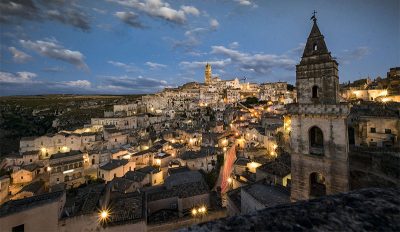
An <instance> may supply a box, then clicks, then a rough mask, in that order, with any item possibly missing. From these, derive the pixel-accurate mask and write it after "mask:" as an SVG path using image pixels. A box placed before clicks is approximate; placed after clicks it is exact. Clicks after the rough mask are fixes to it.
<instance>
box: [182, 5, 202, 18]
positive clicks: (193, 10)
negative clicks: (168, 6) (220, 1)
mask: <svg viewBox="0 0 400 232" xmlns="http://www.w3.org/2000/svg"><path fill="white" fill-rule="evenodd" d="M181 9H182V10H183V11H184V12H185V13H186V14H192V15H195V16H198V15H200V11H199V10H198V9H197V8H196V7H193V6H181Z"/></svg>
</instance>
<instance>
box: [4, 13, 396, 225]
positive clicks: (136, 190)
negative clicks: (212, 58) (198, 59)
mask: <svg viewBox="0 0 400 232" xmlns="http://www.w3.org/2000/svg"><path fill="white" fill-rule="evenodd" d="M338 70H339V67H338V62H337V61H336V60H335V59H334V58H333V57H332V56H331V54H330V51H329V49H328V47H327V45H326V43H325V40H324V36H323V34H322V33H321V32H320V29H319V27H318V25H317V20H316V19H314V20H313V23H312V29H311V32H310V34H309V37H308V38H307V40H306V44H305V47H304V51H303V54H302V57H301V61H300V63H299V64H298V65H296V80H293V83H296V85H295V86H291V85H290V84H288V83H286V82H272V83H261V84H259V83H251V82H248V81H247V80H246V78H239V77H238V78H234V79H229V80H226V79H225V78H224V77H220V76H215V75H213V72H212V66H211V65H210V64H207V65H205V67H204V82H203V83H198V82H189V83H186V84H184V85H182V86H179V87H177V88H165V89H163V90H162V91H160V92H158V93H155V94H150V95H144V96H142V97H141V98H140V99H138V100H136V101H132V102H129V103H127V104H117V105H113V110H112V111H105V112H104V116H103V117H96V118H91V120H90V124H86V125H82V127H81V128H79V129H74V130H60V131H58V132H57V133H53V134H46V135H43V136H35V137H23V138H22V139H21V140H20V146H19V153H18V154H9V155H7V156H5V157H4V158H3V160H1V163H0V168H1V173H2V175H1V177H0V190H1V192H0V202H1V206H0V225H1V227H0V230H1V231H18V230H19V229H21V228H22V229H23V228H25V229H28V228H29V231H95V230H96V231H103V230H104V231H111V230H119V231H127V230H130V231H166V230H175V229H179V228H182V227H187V226H192V225H196V224H199V223H202V222H207V221H212V220H216V219H219V218H223V217H226V216H237V215H244V214H249V213H253V212H255V211H257V210H262V209H265V208H270V207H275V206H278V205H281V204H289V203H291V202H295V201H303V200H310V199H315V198H319V197H322V196H325V195H332V194H337V193H345V192H349V191H352V190H357V189H361V188H366V187H380V188H384V187H396V186H397V187H399V186H400V181H399V180H400V172H399V165H398V164H399V161H400V67H392V68H390V69H389V70H388V72H387V76H386V77H384V78H382V77H378V78H376V79H371V78H370V77H368V78H365V79H360V80H357V81H354V82H352V83H343V84H340V85H339V74H338Z"/></svg>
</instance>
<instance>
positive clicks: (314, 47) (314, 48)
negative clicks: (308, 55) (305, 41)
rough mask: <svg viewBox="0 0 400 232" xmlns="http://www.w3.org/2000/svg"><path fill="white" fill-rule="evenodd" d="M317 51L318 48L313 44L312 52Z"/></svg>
mask: <svg viewBox="0 0 400 232" xmlns="http://www.w3.org/2000/svg"><path fill="white" fill-rule="evenodd" d="M317 49H318V46H317V44H316V43H315V44H314V45H313V50H314V51H317Z"/></svg>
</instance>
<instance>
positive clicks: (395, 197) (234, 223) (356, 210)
mask: <svg viewBox="0 0 400 232" xmlns="http://www.w3.org/2000/svg"><path fill="white" fill-rule="evenodd" d="M399 195H400V188H395V189H393V188H392V189H378V188H370V189H362V190H358V191H353V192H349V193H346V194H338V195H334V196H327V197H323V198H319V199H314V200H310V201H303V202H297V203H294V204H286V205H281V206H277V207H273V208H267V209H265V210H261V211H258V212H255V213H252V214H249V215H241V216H235V217H229V218H224V219H220V220H216V221H212V222H208V223H204V224H199V225H196V226H192V227H189V228H186V229H182V230H181V231H293V230H295V231H304V230H307V231H400V197H399Z"/></svg>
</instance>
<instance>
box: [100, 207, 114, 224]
mask: <svg viewBox="0 0 400 232" xmlns="http://www.w3.org/2000/svg"><path fill="white" fill-rule="evenodd" d="M110 214H111V213H110V210H108V209H102V210H100V211H99V218H98V221H99V222H101V223H104V222H106V221H108V220H109V219H110Z"/></svg>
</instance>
